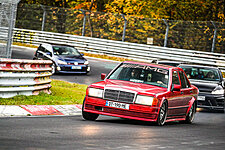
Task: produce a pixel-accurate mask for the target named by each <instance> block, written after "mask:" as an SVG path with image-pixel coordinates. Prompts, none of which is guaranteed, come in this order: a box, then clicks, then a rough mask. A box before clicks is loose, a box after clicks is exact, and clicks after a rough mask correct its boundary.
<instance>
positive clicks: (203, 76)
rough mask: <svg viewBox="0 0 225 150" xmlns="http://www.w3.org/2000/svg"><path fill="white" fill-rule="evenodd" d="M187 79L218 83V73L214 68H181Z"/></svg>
mask: <svg viewBox="0 0 225 150" xmlns="http://www.w3.org/2000/svg"><path fill="white" fill-rule="evenodd" d="M181 68H182V69H183V70H184V72H185V73H186V75H187V77H188V78H189V79H197V80H208V81H219V80H220V76H219V71H218V70H217V69H214V68H198V67H191V66H181Z"/></svg>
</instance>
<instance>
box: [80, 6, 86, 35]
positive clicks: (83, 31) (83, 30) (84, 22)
mask: <svg viewBox="0 0 225 150" xmlns="http://www.w3.org/2000/svg"><path fill="white" fill-rule="evenodd" d="M81 11H82V13H83V14H84V20H83V29H82V36H85V26H86V11H84V10H83V9H81Z"/></svg>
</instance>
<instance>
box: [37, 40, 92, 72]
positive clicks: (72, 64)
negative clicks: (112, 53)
mask: <svg viewBox="0 0 225 150" xmlns="http://www.w3.org/2000/svg"><path fill="white" fill-rule="evenodd" d="M33 59H34V60H37V59H38V60H41V59H44V60H52V61H53V65H52V74H54V73H81V74H87V73H88V72H90V65H89V62H88V61H87V60H86V59H85V58H84V57H83V54H81V53H80V52H79V51H78V50H77V49H76V48H74V47H72V46H68V45H53V44H46V43H43V44H40V46H39V47H38V49H37V51H36V52H35V55H34V58H33Z"/></svg>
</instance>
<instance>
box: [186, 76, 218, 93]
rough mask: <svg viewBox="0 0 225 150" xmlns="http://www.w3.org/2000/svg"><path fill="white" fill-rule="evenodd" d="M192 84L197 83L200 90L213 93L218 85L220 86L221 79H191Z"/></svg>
mask: <svg viewBox="0 0 225 150" xmlns="http://www.w3.org/2000/svg"><path fill="white" fill-rule="evenodd" d="M189 80H190V82H191V84H193V85H195V86H196V87H197V88H198V89H199V91H200V92H207V93H211V92H212V91H213V90H214V89H215V88H216V87H217V86H219V84H220V82H219V81H204V80H193V79H189Z"/></svg>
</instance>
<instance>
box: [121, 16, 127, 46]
mask: <svg viewBox="0 0 225 150" xmlns="http://www.w3.org/2000/svg"><path fill="white" fill-rule="evenodd" d="M121 15H122V17H123V20H124V26H123V37H122V41H123V42H124V41H125V34H126V27H127V19H126V18H125V16H124V14H121Z"/></svg>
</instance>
